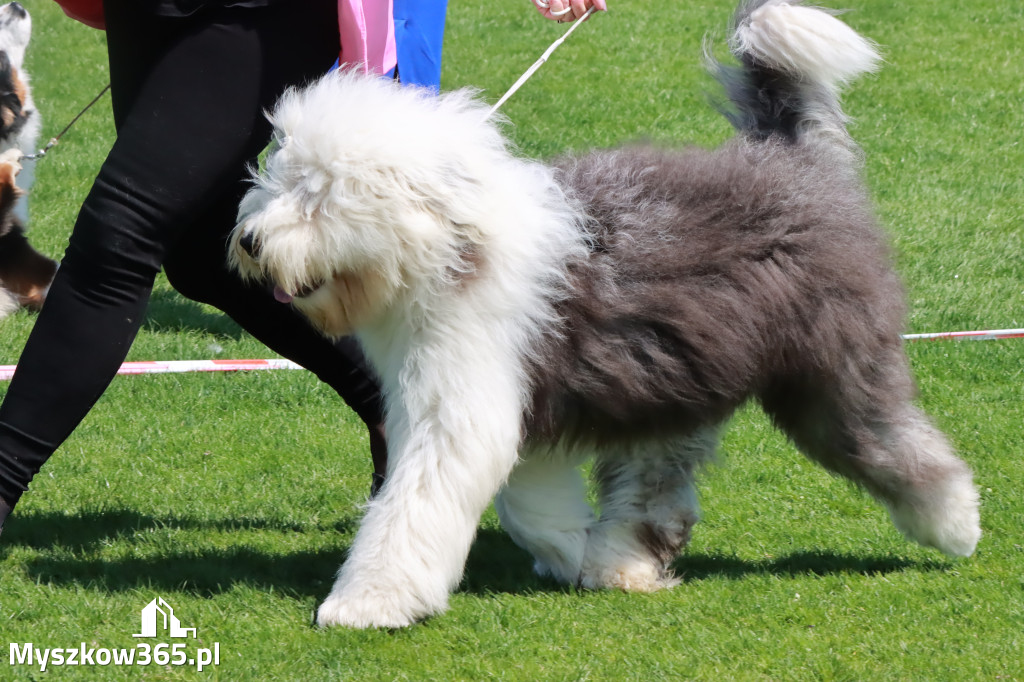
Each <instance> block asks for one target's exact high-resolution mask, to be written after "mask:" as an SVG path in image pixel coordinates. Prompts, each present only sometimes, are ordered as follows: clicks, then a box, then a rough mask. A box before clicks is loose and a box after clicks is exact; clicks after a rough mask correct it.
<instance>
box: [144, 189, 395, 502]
mask: <svg viewBox="0 0 1024 682" xmlns="http://www.w3.org/2000/svg"><path fill="white" fill-rule="evenodd" d="M247 188H248V182H247V181H246V180H244V179H243V180H240V181H239V183H238V190H237V192H236V193H229V194H226V195H225V198H224V199H223V200H221V201H220V202H218V203H217V204H216V205H215V206H214V207H212V208H211V210H210V211H209V212H207V213H206V214H205V215H204V216H203V217H202V218H201V219H200V220H198V221H197V222H196V223H194V224H193V225H191V226H190V227H189V228H188V230H187V231H186V232H185V234H183V235H182V236H181V238H180V239H178V241H177V242H175V244H174V245H173V246H172V247H171V249H170V251H169V252H168V254H167V258H166V260H165V262H164V272H165V273H166V274H167V278H168V280H169V281H170V283H171V285H172V286H173V287H174V288H175V289H176V290H177V291H178V292H179V293H181V294H182V295H183V296H186V297H187V298H190V299H192V300H194V301H199V302H201V303H206V304H209V305H212V306H214V307H216V308H219V309H220V310H222V311H224V312H225V313H227V314H228V315H229V316H230V317H231V318H232V319H233V320H235V322H237V323H238V324H239V325H240V326H241V327H242V328H243V329H245V330H246V331H248V332H249V333H250V334H252V335H253V336H255V337H256V338H257V339H259V340H260V341H261V342H263V343H264V344H266V345H267V347H269V348H270V349H271V350H273V351H274V352H276V353H278V354H280V355H283V356H284V357H286V358H288V359H289V360H292V361H294V362H296V363H298V364H300V365H302V366H303V367H305V368H307V369H309V370H310V371H312V372H313V373H314V374H316V376H317V377H318V378H319V379H320V380H321V381H323V382H324V383H326V384H328V385H329V386H331V387H332V388H333V389H334V390H335V391H337V392H338V395H340V396H341V397H342V399H343V400H344V401H345V402H346V403H347V404H348V405H349V407H351V408H352V409H353V410H354V411H355V412H356V414H358V415H359V417H360V418H361V419H362V420H363V421H364V422H365V423H366V425H367V427H368V428H369V431H370V453H371V455H372V457H373V466H374V486H373V489H372V491H371V492H375V491H376V489H377V488H379V487H380V485H381V483H382V482H383V478H384V474H385V469H386V464H387V447H386V444H385V441H384V429H383V421H384V416H383V402H382V398H381V395H380V390H379V388H378V386H377V381H376V378H375V377H374V376H373V371H372V369H370V366H369V363H368V362H367V360H366V359H365V358H364V357H363V353H362V350H361V349H360V347H359V344H358V343H357V342H356V340H355V339H354V338H350V337H346V338H343V339H340V340H339V341H331V340H329V339H328V338H326V337H325V336H323V335H322V334H321V333H320V332H319V331H317V330H316V329H314V328H313V327H312V326H311V325H310V324H309V322H308V321H307V320H306V318H305V317H303V316H302V315H300V314H299V313H298V312H296V311H295V309H294V308H293V307H292V306H290V305H287V304H283V303H280V302H278V301H277V300H275V299H274V296H273V294H272V293H271V290H270V289H269V288H268V287H266V286H262V285H260V284H257V283H251V282H243V281H242V280H241V279H240V278H239V277H238V275H237V274H236V273H234V272H233V271H230V270H229V268H228V266H227V239H228V234H229V232H230V231H231V228H232V227H233V226H234V224H235V217H236V214H237V212H238V202H239V200H240V198H241V194H242V193H243V192H244V191H245V190H246V189H247Z"/></svg>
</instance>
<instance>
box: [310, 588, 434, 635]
mask: <svg viewBox="0 0 1024 682" xmlns="http://www.w3.org/2000/svg"><path fill="white" fill-rule="evenodd" d="M417 620H418V619H417V618H413V617H412V616H410V615H409V614H408V613H404V612H403V611H402V609H400V608H395V606H394V605H393V604H388V603H386V602H382V601H379V600H374V599H358V598H351V597H346V596H344V595H334V594H332V595H331V596H329V597H327V599H326V600H324V603H323V604H321V605H320V608H319V609H317V612H316V623H317V625H319V626H320V627H331V626H333V625H341V626H343V627H349V628H360V629H362V628H404V627H408V626H409V625H412V624H413V623H415V622H416V621H417Z"/></svg>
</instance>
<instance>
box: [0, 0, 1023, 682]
mask: <svg viewBox="0 0 1024 682" xmlns="http://www.w3.org/2000/svg"><path fill="white" fill-rule="evenodd" d="M24 4H25V5H26V6H27V7H28V8H29V10H30V11H32V12H33V14H34V16H35V26H36V28H35V31H36V37H35V40H34V44H33V46H32V48H31V50H30V70H31V73H32V74H33V77H34V81H33V82H34V88H35V94H36V100H37V104H38V106H39V107H40V109H41V111H42V112H43V115H44V117H45V120H46V127H45V131H44V135H46V136H48V135H52V134H54V133H55V132H56V131H57V130H59V129H60V128H61V127H62V126H63V124H64V123H65V122H66V121H67V120H68V119H70V117H71V116H73V115H74V113H75V112H76V111H77V109H78V108H79V107H80V106H82V105H83V104H84V103H85V102H87V101H88V100H89V99H90V98H91V97H92V96H93V95H94V94H95V93H96V92H98V91H99V90H100V88H102V86H103V85H104V84H105V83H106V66H105V56H104V52H103V38H102V34H101V33H98V32H95V31H91V30H89V29H86V28H84V27H82V26H79V25H76V24H74V23H73V22H71V21H70V20H66V19H64V18H63V17H62V15H61V14H60V12H59V9H58V8H57V6H56V5H55V4H54V3H52V2H48V1H43V0H24ZM846 4H847V6H849V7H851V8H852V9H853V10H854V11H853V12H851V13H849V14H847V15H846V17H845V18H846V19H847V21H849V22H850V23H851V24H852V25H853V26H855V27H856V28H857V29H859V30H861V31H863V32H864V33H866V34H867V35H869V36H871V37H872V38H874V39H875V40H877V41H878V42H879V43H880V44H881V45H882V46H883V50H884V53H885V56H886V62H887V63H886V65H885V68H884V69H883V70H882V71H881V72H880V73H879V74H878V75H877V76H873V77H870V78H867V79H865V80H864V81H863V82H860V83H858V84H857V85H856V86H855V87H854V88H853V89H852V90H851V92H850V93H849V96H848V97H847V100H846V102H847V110H848V112H849V113H850V114H851V115H852V116H854V117H855V119H856V122H855V123H854V125H853V128H852V129H853V132H854V135H855V136H856V137H857V139H858V141H859V142H860V143H861V144H862V146H863V147H864V149H865V152H866V158H867V177H868V180H869V183H870V184H871V187H872V190H873V192H874V195H875V197H876V201H877V206H878V212H879V215H880V216H881V218H882V220H883V222H884V223H885V225H886V226H887V228H888V230H889V233H890V235H891V238H892V243H893V247H894V252H895V257H896V261H897V264H898V267H899V269H900V271H901V273H902V274H903V275H904V277H905V280H906V286H907V290H908V294H909V301H910V306H911V315H910V319H909V320H908V328H909V330H910V331H944V330H954V329H980V328H999V327H1015V326H1024V243H1022V241H1024V236H1022V235H1024V172H1022V169H1024V147H1022V145H1021V133H1020V131H1021V130H1022V129H1024V108H1022V107H1021V102H1022V101H1024V77H1022V76H1024V66H1022V64H1024V43H1022V42H1021V41H1020V36H1021V35H1022V34H1024V6H1022V5H1020V4H1019V3H1007V2H1005V1H1003V2H998V1H996V0H952V1H950V2H943V3H934V2H930V1H929V0H909V1H908V2H902V3H891V2H883V1H882V0H851V1H850V2H848V3H846ZM731 10H732V8H731V6H730V5H729V3H727V2H721V3H675V4H671V3H670V4H668V5H666V4H664V3H655V2H652V1H650V0H636V1H632V2H631V1H628V0H617V2H615V3H613V4H612V11H611V12H609V13H608V14H607V15H605V16H599V17H596V18H595V19H594V20H593V21H592V22H590V23H589V24H588V25H587V26H583V27H581V28H580V30H578V31H577V32H576V33H575V34H574V35H573V36H572V38H570V39H569V41H568V42H567V43H566V44H565V45H564V46H563V47H562V48H561V49H560V50H559V51H558V52H556V53H555V55H554V56H553V57H552V59H551V60H550V62H549V63H548V64H547V65H545V66H544V67H543V68H542V69H541V70H540V72H539V73H538V74H537V76H536V77H535V78H534V79H533V80H531V81H530V82H529V83H528V84H527V85H526V86H525V87H524V88H523V89H522V90H521V91H520V92H519V93H518V94H517V95H516V96H515V97H513V99H512V100H511V101H510V102H509V103H508V104H507V105H506V108H505V109H504V113H505V115H506V116H507V117H508V118H509V119H510V121H511V123H512V127H511V128H510V133H511V135H512V136H513V138H514V139H515V140H516V142H517V143H518V144H519V145H520V147H521V149H522V150H523V152H524V153H526V154H529V155H537V156H551V155H554V154H558V153H560V152H563V151H565V150H567V149H584V148H587V147H590V146H599V145H608V144H614V143H617V142H620V141H624V140H629V139H635V138H638V137H640V138H644V137H645V138H652V139H656V140H663V141H693V142H696V143H700V144H715V143H717V142H720V141H721V140H723V139H726V138H727V137H728V136H729V135H730V131H729V129H728V126H727V125H726V124H725V122H724V121H723V120H721V119H720V117H718V116H717V115H716V114H715V113H714V112H713V111H712V110H711V109H710V107H708V106H707V103H706V98H705V94H704V92H705V90H706V89H707V88H708V87H709V82H708V80H707V78H706V77H705V76H704V75H703V74H702V73H701V70H700V67H699V63H698V61H699V54H700V46H701V40H702V37H703V35H704V33H705V32H706V31H707V30H709V29H718V35H719V36H721V35H722V34H723V29H724V26H725V24H726V22H727V19H728V16H729V13H730V12H731ZM562 30H564V27H558V26H557V25H556V24H553V23H547V22H543V21H541V20H540V19H539V18H538V17H536V16H534V13H533V10H532V9H531V8H530V7H529V3H527V2H525V0H517V1H516V2H502V3H470V2H465V1H464V0H452V1H451V7H450V11H449V31H448V41H447V44H446V54H445V71H444V85H445V87H446V88H451V87H458V86H463V85H472V86H474V87H478V88H480V89H482V90H483V92H484V95H485V96H486V97H487V98H488V99H490V100H496V99H497V98H498V97H499V96H500V95H501V94H502V93H503V92H504V90H505V89H506V88H507V87H508V86H509V85H510V84H511V83H512V82H513V81H514V80H515V79H516V78H517V77H518V76H519V75H520V74H521V73H522V72H523V71H524V70H525V69H526V68H527V67H528V66H529V65H530V64H531V63H532V62H533V61H534V60H535V59H536V58H537V56H539V54H540V53H541V52H542V51H543V50H544V49H545V48H546V47H547V45H548V44H550V42H551V41H553V40H554V39H555V37H557V35H558V34H559V33H560V31H562ZM108 110H109V104H108V102H107V101H105V102H104V103H103V104H102V105H101V106H100V107H99V108H97V109H96V110H94V111H93V112H90V113H89V114H87V115H86V116H85V118H83V119H82V121H81V122H80V123H79V125H78V126H76V128H74V129H73V130H72V132H70V133H69V134H68V135H67V136H66V137H65V138H64V140H63V141H62V142H61V143H60V145H59V146H58V147H57V148H56V149H54V150H53V151H52V152H51V153H50V156H49V157H47V158H46V159H45V160H43V161H42V162H40V164H39V167H38V171H37V182H36V186H35V189H34V191H33V196H32V201H33V203H32V210H33V216H34V229H33V232H32V234H33V238H34V240H35V241H36V242H37V243H38V245H39V246H40V247H41V248H42V249H43V250H45V251H46V252H48V253H50V254H52V255H54V256H57V255H59V254H60V253H61V251H62V249H63V244H64V243H65V242H66V239H67V234H68V232H69V230H70V226H71V225H72V224H73V221H74V217H75V214H76V212H77V209H78V207H79V205H80V203H81V201H82V198H83V197H84V195H85V193H86V192H87V191H88V187H89V184H90V182H91V179H92V177H93V176H94V175H95V172H96V170H97V168H98V166H99V164H100V162H101V161H102V159H103V155H104V152H105V149H106V148H107V146H108V145H109V144H110V142H111V140H112V136H113V132H112V126H111V124H110V118H109V112H108ZM33 320H34V317H33V316H32V315H30V314H26V313H19V314H17V315H15V316H13V317H11V318H9V319H7V320H5V321H4V322H2V323H0V364H9V363H13V362H15V361H16V360H17V356H18V354H19V352H20V349H21V347H22V346H23V344H24V342H25V339H26V338H27V336H28V333H29V330H30V329H31V326H32V322H33ZM908 350H909V353H910V356H911V360H912V363H913V366H914V369H915V372H916V374H917V377H918V381H919V385H920V388H921V398H920V401H921V404H922V406H923V407H924V408H925V409H926V410H927V411H928V412H929V413H930V414H931V415H933V417H934V418H935V420H936V422H937V423H938V424H939V425H940V426H941V427H942V428H943V429H944V430H945V431H946V432H947V433H948V434H949V436H950V438H951V439H952V440H953V442H954V443H955V445H956V447H957V449H958V450H959V452H960V453H961V454H962V455H963V456H964V458H966V459H967V460H968V461H969V462H970V463H971V465H972V466H973V467H974V469H975V471H976V474H977V481H978V484H979V486H980V489H981V491H982V498H983V505H984V506H983V517H982V522H983V526H984V530H985V536H984V538H983V540H982V543H981V545H980V546H979V549H978V552H977V554H976V555H975V556H974V557H972V558H970V559H966V560H958V561H954V560H949V559H946V558H944V557H942V556H940V555H939V554H937V553H935V552H931V551H928V550H924V549H921V548H919V547H916V546H914V545H910V544H908V543H907V542H905V541H904V540H903V539H902V538H901V537H900V536H899V534H898V533H897V532H896V531H895V530H894V529H893V528H892V526H891V524H890V523H889V521H888V519H887V518H886V515H885V513H884V511H882V510H881V509H880V508H879V507H878V506H877V505H876V504H875V503H873V502H872V501H871V500H870V499H869V498H867V497H866V496H865V495H864V494H863V493H861V492H859V491H857V490H854V489H852V488H851V487H850V486H848V485H846V484H845V483H843V482H841V481H838V480H836V479H833V478H830V477H829V476H827V475H826V474H824V473H822V472H821V471H820V470H819V469H818V468H816V467H815V466H813V465H811V464H810V463H808V462H807V461H806V460H804V459H803V458H801V457H800V456H799V454H798V453H796V452H795V451H794V450H793V448H792V447H791V446H789V445H788V444H787V443H786V442H785V440H784V439H783V438H782V437H780V436H779V435H778V434H777V433H776V432H774V431H773V430H772V429H771V427H770V426H769V425H768V423H767V421H766V420H765V419H764V417H763V416H762V415H761V413H760V412H759V411H758V410H756V409H748V410H744V411H743V412H742V413H741V414H739V415H738V416H737V418H736V419H735V421H734V424H733V426H732V428H731V429H730V431H729V433H728V436H727V438H726V440H725V442H724V444H723V447H722V455H723V456H722V461H721V463H720V464H718V465H716V466H714V467H712V468H711V469H710V470H709V471H708V472H707V475H706V476H705V477H704V479H703V482H702V486H701V493H702V499H703V503H704V508H705V518H704V521H703V522H702V523H701V524H700V525H699V526H698V527H697V529H696V532H695V534H694V538H693V542H692V543H691V545H690V547H689V549H688V550H687V551H686V553H685V554H684V556H683V557H681V558H680V559H679V560H678V562H677V565H676V568H677V570H678V572H679V574H680V575H681V576H682V577H683V584H682V585H680V586H679V587H678V588H676V589H675V590H672V591H668V592H663V593H660V594H655V595H631V594H623V593H617V592H602V593H592V592H578V591H576V590H572V589H567V588H563V587H560V586H557V585H554V584H552V583H550V582H547V581H544V580H540V579H538V578H535V577H534V576H533V575H532V574H531V573H530V559H529V558H528V557H527V556H526V555H525V554H524V553H523V552H521V551H520V550H518V549H517V548H516V547H515V546H514V545H513V544H512V542H511V541H510V540H509V538H508V537H507V536H506V535H505V534H503V533H502V532H501V530H500V529H499V527H498V524H497V520H496V518H495V516H494V514H493V512H488V514H487V515H485V517H484V519H483V521H482V524H481V531H480V534H479V536H478V540H477V542H476V544H475V545H474V548H473V550H472V553H471V556H470V560H469V564H468V569H467V572H466V578H465V580H464V582H463V585H462V586H461V588H460V589H459V591H458V592H457V593H456V594H455V595H454V596H453V597H452V601H451V609H450V610H449V611H448V612H447V613H445V614H444V615H442V616H440V617H437V618H434V619H431V620H430V621H428V622H426V623H424V624H422V625H419V626H417V627H414V628H410V629H408V630H404V631H400V632H383V631H371V632H354V631H348V630H339V629H335V630H330V631H320V630H317V629H315V628H313V627H311V617H312V613H313V610H314V608H315V606H316V604H317V601H318V600H319V599H321V598H323V596H324V595H325V594H326V593H327V591H328V589H329V587H330V582H331V579H332V574H333V572H334V570H335V569H336V568H337V566H338V564H339V563H340V562H341V561H342V559H343V556H344V552H345V550H346V548H347V547H348V545H349V543H350V542H351V539H352V535H353V533H354V529H355V527H356V526H357V524H358V521H359V516H360V504H361V503H362V501H363V500H364V499H365V494H366V490H367V488H368V485H369V471H370V464H369V455H368V452H367V445H366V437H365V434H364V433H363V431H362V429H361V427H360V426H359V422H358V420H357V419H356V418H355V417H354V416H353V415H352V414H351V412H349V411H348V410H347V409H346V408H345V407H344V406H343V405H342V404H340V402H339V401H338V400H337V398H336V397H334V396H333V395H332V392H331V391H330V390H329V389H327V388H325V387H324V386H321V385H319V384H318V383H317V382H316V381H315V380H314V379H312V378H311V377H310V376H309V375H308V374H306V373H304V372H277V373H266V374H258V373H253V374H236V375H220V376H210V375H177V376H155V377H123V378H119V379H117V380H115V382H114V384H113V386H112V387H111V389H110V390H109V391H108V392H107V393H106V395H105V396H104V397H103V398H102V399H101V400H100V402H99V404H98V405H97V407H96V409H95V410H94V411H93V412H92V413H91V414H90V415H89V417H88V418H87V419H86V420H85V422H84V423H83V424H82V426H81V427H80V428H79V429H78V430H77V431H76V432H75V434H74V435H73V436H72V437H71V439H70V440H69V441H68V442H67V444H66V445H65V446H64V447H63V448H62V449H61V450H60V451H59V453H58V454H57V455H56V456H55V457H54V458H53V460H52V461H51V462H50V463H49V464H48V465H47V466H46V468H45V469H44V470H43V472H42V473H41V474H40V476H39V477H38V478H37V480H36V481H35V482H34V483H33V487H32V490H31V492H30V493H29V494H28V495H26V497H25V498H24V500H23V501H22V503H21V505H20V506H19V507H18V510H17V513H16V516H15V517H13V518H12V522H11V523H10V524H9V527H8V529H7V530H5V532H4V535H3V538H2V541H0V633H2V636H0V640H3V641H2V642H0V644H3V645H5V646H6V645H7V643H9V642H34V643H35V644H37V645H39V646H44V647H45V646H49V647H72V646H77V645H78V643H80V642H86V643H87V644H89V645H90V646H94V647H130V646H134V645H135V644H136V643H137V640H134V639H133V638H132V637H131V635H132V634H133V633H135V632H138V627H139V620H138V615H139V610H140V609H141V608H142V607H143V606H144V605H145V604H146V603H148V602H149V601H150V600H151V599H153V598H154V597H155V596H162V597H163V598H164V599H166V600H167V601H168V602H170V603H171V604H172V605H173V606H174V607H175V610H176V613H177V614H178V616H179V617H180V618H181V619H182V621H183V623H184V624H185V625H186V626H190V627H191V626H195V627H198V630H199V637H200V639H201V640H202V643H195V645H194V646H210V645H211V644H212V643H213V642H218V643H219V644H220V648H221V664H220V666H219V667H216V668H209V669H207V670H206V671H204V672H203V673H202V674H201V675H200V674H197V673H196V672H194V671H192V670H190V669H188V668H181V667H173V666H169V667H168V666H155V665H154V666H150V667H147V668H115V667H107V668H92V669H86V668H72V667H67V668H51V670H50V673H49V674H51V675H53V676H55V677H56V678H58V679H63V678H67V679H135V678H140V677H141V678H146V679H166V680H177V679H194V678H199V677H201V676H202V677H205V678H210V679H225V680H239V679H245V680H249V679H251V680H277V679H281V680H319V679H345V680H392V679H408V680H449V679H451V680H482V679H509V680H575V679H588V680H660V679H666V680H676V679H698V680H730V679H739V680H919V679H928V680H965V679H979V680H1020V679H1024V538H1022V535H1021V529H1022V528H1024V494H1022V493H1021V490H1022V489H1024V486H1022V482H1024V458H1022V457H1021V451H1022V442H1021V441H1022V438H1021V435H1020V433H1021V428H1020V427H1021V424H1022V422H1024V401H1022V394H1021V386H1022V385H1024V342H1021V341H1006V342H979V343H919V344H913V345H910V346H909V347H908ZM266 355H267V352H266V351H265V349H263V348H262V347H261V346H260V344H258V343H257V342H255V341H254V340H253V339H251V338H249V337H248V336H247V335H245V334H244V333H242V332H241V331H240V330H239V329H238V328H237V327H236V326H234V325H233V324H232V323H230V322H229V321H226V320H225V319H224V318H223V317H221V316H220V315H218V314H217V313H216V312H215V311H213V310H211V309H209V308H205V307H202V306H199V305H196V304H193V303H190V302H188V301H185V300H184V299H181V298H180V297H178V296H177V295H176V294H174V293H173V292H172V291H171V290H170V288H169V287H168V286H167V284H166V282H165V281H163V280H161V281H160V282H159V283H158V286H157V290H156V292H155V295H154V298H153V303H152V306H151V310H150V315H149V318H148V320H147V322H146V324H145V326H144V328H143V330H142V332H141V334H140V336H139V339H138V341H137V343H136V344H135V346H134V348H133V349H132V352H131V359H164V360H169V359H199V358H208V357H224V358H227V357H264V356H266ZM5 389H6V387H5V385H3V384H0V394H2V392H3V391H5ZM4 655H5V656H6V655H7V654H4ZM6 665H7V664H6V662H5V663H3V664H2V665H0V670H2V672H0V679H4V680H6V679H17V680H28V679H38V678H39V677H41V675H39V674H38V673H37V672H36V673H33V672H32V669H31V668H28V667H17V668H13V669H8V668H6V667H3V666H6Z"/></svg>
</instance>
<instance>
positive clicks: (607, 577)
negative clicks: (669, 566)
mask: <svg viewBox="0 0 1024 682" xmlns="http://www.w3.org/2000/svg"><path fill="white" fill-rule="evenodd" d="M678 584H679V579H678V578H676V577H675V576H674V575H672V573H671V572H669V571H666V570H664V569H663V568H661V567H660V566H656V565H654V563H653V562H651V561H644V560H642V559H640V558H638V557H621V558H620V561H618V562H617V563H615V564H613V565H603V566H597V565H593V564H589V562H588V563H585V564H584V566H583V573H582V575H581V576H580V587H584V588H586V589H588V590H600V589H619V590H625V591H627V592H657V591H658V590H664V589H668V588H670V587H675V586H676V585H678Z"/></svg>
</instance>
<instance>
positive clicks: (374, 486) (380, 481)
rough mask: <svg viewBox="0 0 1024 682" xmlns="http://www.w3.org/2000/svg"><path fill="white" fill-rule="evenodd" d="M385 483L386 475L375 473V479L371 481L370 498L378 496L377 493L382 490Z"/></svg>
mask: <svg viewBox="0 0 1024 682" xmlns="http://www.w3.org/2000/svg"><path fill="white" fill-rule="evenodd" d="M382 485H384V477H383V476H381V475H380V474H376V473H375V474H374V475H373V479H372V480H371V482H370V499H371V500H372V499H373V498H375V497H377V493H379V492H380V487H381V486H382Z"/></svg>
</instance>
